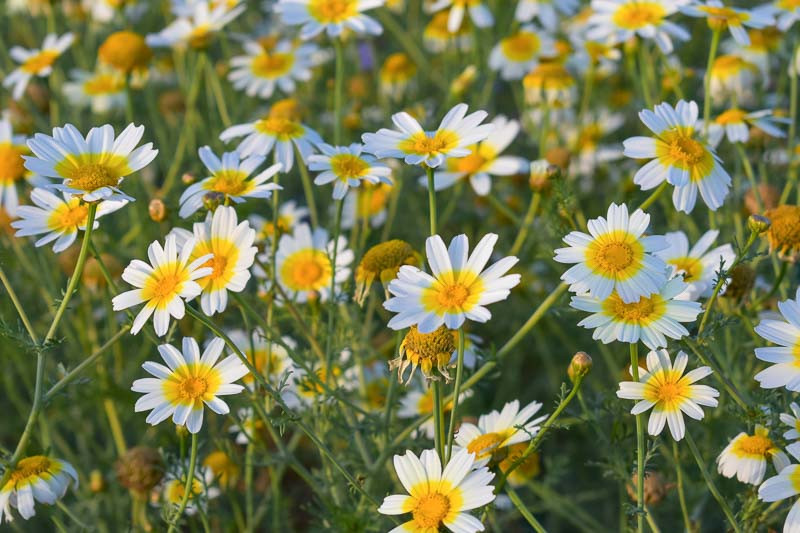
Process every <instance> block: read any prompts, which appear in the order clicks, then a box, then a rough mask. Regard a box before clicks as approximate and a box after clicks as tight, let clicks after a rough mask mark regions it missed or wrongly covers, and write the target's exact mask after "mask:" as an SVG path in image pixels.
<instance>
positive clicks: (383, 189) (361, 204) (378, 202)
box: [342, 183, 395, 229]
mask: <svg viewBox="0 0 800 533" xmlns="http://www.w3.org/2000/svg"><path fill="white" fill-rule="evenodd" d="M392 194H395V190H394V188H393V187H392V186H390V185H387V184H385V183H379V184H378V185H370V184H364V186H363V187H359V188H358V190H356V194H349V195H347V196H345V197H344V209H343V211H342V229H351V228H352V227H354V226H355V225H356V224H360V223H361V221H362V220H364V219H365V218H367V219H369V225H370V226H371V227H372V228H378V227H380V226H381V225H383V223H384V222H386V216H387V209H386V207H387V205H388V204H389V199H390V198H391V197H392Z"/></svg>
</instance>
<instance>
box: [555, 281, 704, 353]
mask: <svg viewBox="0 0 800 533" xmlns="http://www.w3.org/2000/svg"><path fill="white" fill-rule="evenodd" d="M687 288H688V286H687V285H686V283H684V282H683V280H682V279H680V278H673V279H671V280H670V281H668V282H667V283H666V284H665V285H664V286H663V287H662V288H661V289H660V291H659V292H657V293H655V294H651V295H650V296H642V297H640V299H639V300H638V301H636V302H633V303H625V302H624V301H623V300H622V298H620V296H619V295H618V294H617V293H616V292H612V293H611V295H610V296H609V297H608V298H606V299H604V300H600V299H598V298H593V297H592V296H589V295H578V296H573V297H572V301H571V302H570V305H571V306H572V307H574V308H575V309H580V310H581V311H587V312H589V313H592V314H591V315H589V316H588V317H586V318H584V319H583V320H581V321H580V322H578V325H579V326H582V327H585V328H587V329H594V332H593V333H592V338H593V339H595V340H601V341H602V342H603V344H608V343H610V342H611V341H619V342H627V343H631V344H635V343H638V342H639V341H640V340H641V341H642V342H643V343H644V344H645V346H647V347H648V348H650V349H651V350H655V349H656V348H666V346H667V337H669V338H671V339H680V338H682V337H685V336H686V335H688V334H689V331H688V330H687V329H686V328H685V327H684V326H682V325H681V324H680V323H681V322H694V321H695V320H696V319H697V315H698V314H700V311H702V308H701V307H700V304H699V303H697V302H687V301H681V300H676V299H675V297H676V296H678V295H679V294H681V293H683V292H685V291H686V290H687Z"/></svg>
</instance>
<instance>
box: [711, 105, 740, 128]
mask: <svg viewBox="0 0 800 533" xmlns="http://www.w3.org/2000/svg"><path fill="white" fill-rule="evenodd" d="M746 116H747V113H746V112H745V111H742V110H741V109H735V108H734V109H728V110H727V111H725V112H723V113H721V114H720V115H719V116H718V117H717V118H716V120H715V121H714V122H716V123H717V124H720V125H722V126H726V125H728V124H742V123H743V122H744V119H745V117H746Z"/></svg>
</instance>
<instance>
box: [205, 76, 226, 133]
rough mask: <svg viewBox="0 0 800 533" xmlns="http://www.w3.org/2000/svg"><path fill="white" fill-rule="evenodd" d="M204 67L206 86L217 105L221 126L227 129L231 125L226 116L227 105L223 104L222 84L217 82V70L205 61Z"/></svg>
mask: <svg viewBox="0 0 800 533" xmlns="http://www.w3.org/2000/svg"><path fill="white" fill-rule="evenodd" d="M205 67H206V75H207V76H208V85H209V87H210V88H211V92H212V93H214V101H215V102H216V104H217V110H218V111H219V118H221V119H222V124H223V125H224V126H225V127H226V128H227V127H229V126H230V125H231V117H230V115H229V114H228V105H227V104H226V103H225V92H224V91H223V89H222V83H220V81H219V74H217V69H216V67H215V66H214V64H213V63H212V62H210V61H206V62H205Z"/></svg>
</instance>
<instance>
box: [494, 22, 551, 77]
mask: <svg viewBox="0 0 800 533" xmlns="http://www.w3.org/2000/svg"><path fill="white" fill-rule="evenodd" d="M554 46H555V43H554V42H553V39H552V38H551V37H550V36H549V35H547V34H546V33H544V32H542V31H541V30H539V29H537V28H536V27H535V26H533V25H532V24H525V25H523V26H522V27H520V28H519V29H518V30H517V31H516V32H515V33H514V34H512V35H510V36H508V37H506V38H504V39H502V40H501V41H500V42H499V43H497V45H495V47H494V48H492V52H491V53H490V54H489V68H491V69H492V70H496V71H499V72H500V77H501V78H503V79H504V80H507V81H513V80H521V79H522V78H523V77H524V76H525V74H527V73H528V72H530V70H531V69H532V68H533V67H535V66H536V63H537V62H538V61H539V56H540V55H541V54H542V52H543V51H549V50H552V49H553V47H554Z"/></svg>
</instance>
